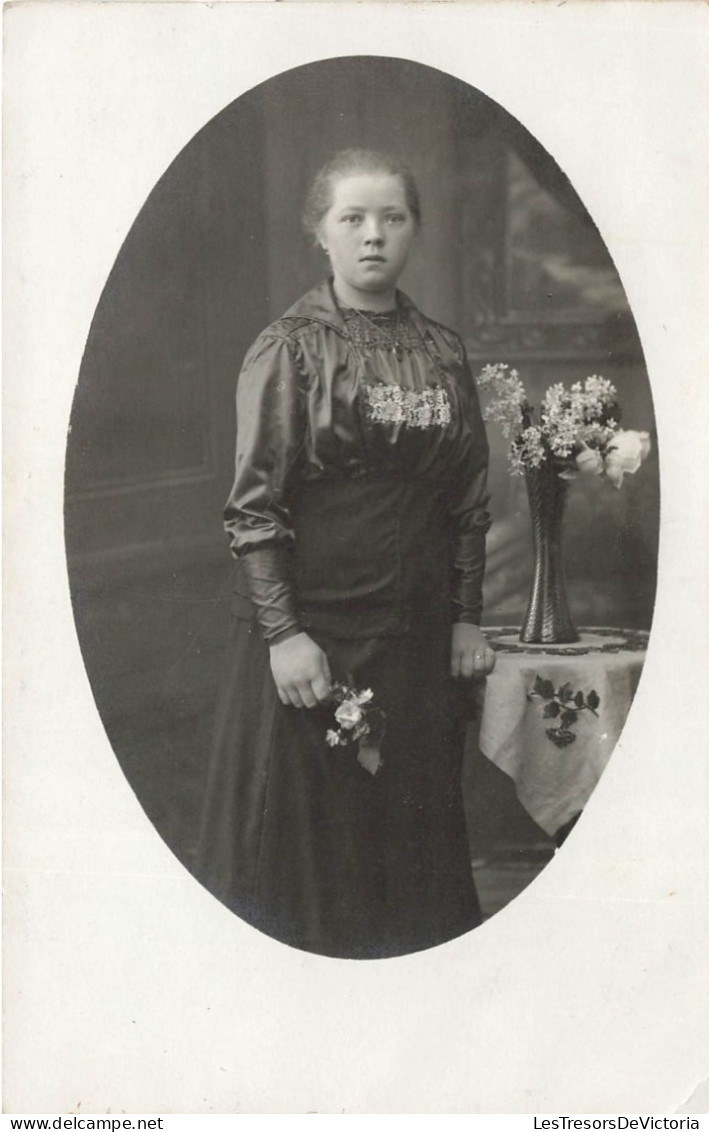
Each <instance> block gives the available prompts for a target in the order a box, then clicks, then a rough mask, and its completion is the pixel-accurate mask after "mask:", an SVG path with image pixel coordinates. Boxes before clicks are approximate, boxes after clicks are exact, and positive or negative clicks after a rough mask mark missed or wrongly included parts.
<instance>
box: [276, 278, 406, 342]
mask: <svg viewBox="0 0 709 1132" xmlns="http://www.w3.org/2000/svg"><path fill="white" fill-rule="evenodd" d="M396 301H397V305H398V308H399V309H400V310H402V311H405V312H406V314H407V316H408V317H409V318H411V319H413V320H414V321H415V322H421V321H423V315H422V314H421V312H420V311H419V310H418V309H417V308H416V307H415V306H414V304H413V303H412V301H411V299H410V298H409V297H408V295H405V294H404V292H403V291H397V292H396ZM283 318H308V319H312V320H313V321H314V322H324V323H325V324H326V325H327V326H331V327H332V328H333V329H334V330H337V331H338V332H339V333H340V334H346V333H347V331H346V328H345V320H344V318H343V317H342V308H341V307H340V304H339V303H338V301H337V298H336V297H335V291H334V289H333V285H332V276H330V278H328V279H324V280H323V282H322V283H318V285H317V286H316V287H313V289H312V290H311V291H308V292H307V293H306V294H305V295H302V296H301V298H300V299H298V301H297V302H296V303H294V304H293V306H292V307H290V308H289V309H288V310H287V311H286V313H285V314H284V315H283Z"/></svg>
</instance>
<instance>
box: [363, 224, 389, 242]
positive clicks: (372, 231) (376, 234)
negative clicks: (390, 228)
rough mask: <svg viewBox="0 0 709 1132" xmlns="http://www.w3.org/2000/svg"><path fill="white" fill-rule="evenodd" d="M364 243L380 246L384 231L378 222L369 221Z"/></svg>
mask: <svg viewBox="0 0 709 1132" xmlns="http://www.w3.org/2000/svg"><path fill="white" fill-rule="evenodd" d="M364 239H365V243H367V244H382V243H383V242H384V229H383V227H382V225H381V223H380V222H379V221H378V220H374V219H372V220H370V221H369V222H368V223H367V227H366V229H365V233H364Z"/></svg>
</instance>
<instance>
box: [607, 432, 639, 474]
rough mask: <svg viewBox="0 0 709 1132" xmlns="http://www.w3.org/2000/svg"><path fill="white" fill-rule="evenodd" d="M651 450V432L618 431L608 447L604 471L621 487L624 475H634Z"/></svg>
mask: <svg viewBox="0 0 709 1132" xmlns="http://www.w3.org/2000/svg"><path fill="white" fill-rule="evenodd" d="M649 451H650V434H649V433H647V432H635V430H633V429H629V430H628V431H627V432H616V433H615V435H614V436H613V439H612V440H611V443H610V445H609V448H608V455H607V456H606V459H605V464H604V471H605V474H606V475H607V476H608V479H609V480H610V481H611V483H613V484H615V486H616V487H620V485H621V484H622V482H623V476H624V475H626V474H628V475H634V474H635V472H637V470H638V468H639V467H640V465H641V464H642V462H643V460H644V459H645V457H646V456H647V455H648V453H649Z"/></svg>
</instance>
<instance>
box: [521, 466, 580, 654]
mask: <svg viewBox="0 0 709 1132" xmlns="http://www.w3.org/2000/svg"><path fill="white" fill-rule="evenodd" d="M525 479H526V482H527V496H528V498H529V510H530V513H531V517H532V540H533V543H534V578H533V581H532V590H531V593H530V595H529V605H528V606H527V613H526V615H525V618H524V622H523V624H522V631H521V633H520V635H519V637H520V640H521V641H523V642H524V643H525V644H545V645H551V644H566V643H568V642H570V641H577V640H578V639H579V635H578V633H577V631H576V629H575V627H574V623H573V621H572V620H571V613H570V612H569V603H568V601H567V598H566V579H565V576H564V563H563V559H562V525H563V519H564V504H565V502H566V492H567V489H568V482H567V481H566V480H563V479H561V478H560V477H559V474H558V470H557V468H556V467H555V466H554V464H553V463H552V462H551V461H549V462H548V463H545V464H542V466H541V467H540V468H530V469H529V470H528V471H527V472H526V473H525Z"/></svg>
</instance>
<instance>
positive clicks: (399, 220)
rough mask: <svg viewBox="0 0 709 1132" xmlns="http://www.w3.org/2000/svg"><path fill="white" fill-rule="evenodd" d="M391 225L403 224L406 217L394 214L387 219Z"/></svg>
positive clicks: (401, 214) (397, 213)
mask: <svg viewBox="0 0 709 1132" xmlns="http://www.w3.org/2000/svg"><path fill="white" fill-rule="evenodd" d="M387 220H388V221H389V223H390V224H403V223H404V221H405V220H406V217H405V216H404V215H403V213H401V212H392V214H391V216H388V217H387Z"/></svg>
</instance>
